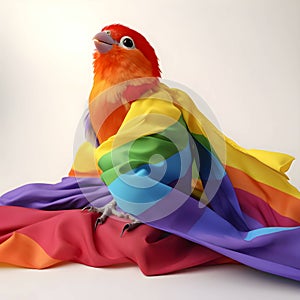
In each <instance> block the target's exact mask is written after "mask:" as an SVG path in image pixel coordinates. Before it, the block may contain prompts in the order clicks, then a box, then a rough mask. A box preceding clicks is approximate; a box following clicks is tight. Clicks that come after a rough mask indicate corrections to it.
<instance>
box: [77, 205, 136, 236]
mask: <svg viewBox="0 0 300 300" xmlns="http://www.w3.org/2000/svg"><path fill="white" fill-rule="evenodd" d="M82 210H87V211H90V212H96V213H99V214H101V216H99V217H98V218H97V220H96V222H95V230H96V229H97V227H98V225H101V224H103V223H104V222H105V221H106V219H107V218H108V217H109V216H112V215H113V216H116V217H119V218H122V219H128V220H130V221H131V222H130V223H127V224H126V225H125V226H124V228H123V230H122V232H121V236H122V235H123V234H124V232H126V231H131V230H133V229H135V228H136V227H138V226H139V225H140V224H141V222H140V221H139V220H138V219H136V218H135V217H133V216H131V215H130V214H127V213H125V212H123V211H120V210H117V202H116V200H112V201H111V202H109V203H107V204H106V205H104V206H103V207H94V206H86V207H84V208H83V209H82Z"/></svg>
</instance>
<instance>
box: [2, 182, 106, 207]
mask: <svg viewBox="0 0 300 300" xmlns="http://www.w3.org/2000/svg"><path fill="white" fill-rule="evenodd" d="M111 200H112V196H111V194H110V193H109V191H108V189H107V187H106V185H105V184H104V183H103V182H102V181H101V180H100V179H99V178H89V177H81V178H76V177H64V178H62V181H61V182H59V183H56V184H45V183H33V184H26V185H23V186H21V187H18V188H16V189H14V190H12V191H10V192H8V193H6V194H4V195H2V196H1V197H0V206H4V205H5V206H22V207H29V208H36V209H44V210H61V209H75V208H83V207H85V206H87V205H93V206H95V207H100V206H103V205H105V204H106V203H108V202H109V201H111Z"/></svg>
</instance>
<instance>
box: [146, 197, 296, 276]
mask: <svg viewBox="0 0 300 300" xmlns="http://www.w3.org/2000/svg"><path fill="white" fill-rule="evenodd" d="M197 218H198V221H196V222H195V220H196V219H197ZM148 224H149V225H151V226H153V227H156V228H158V229H161V230H164V231H167V232H170V233H173V234H176V235H178V236H181V237H183V238H185V239H188V240H190V241H193V242H195V243H197V244H200V245H203V246H206V247H208V248H210V249H212V250H214V251H217V252H219V253H221V254H223V255H225V256H228V257H230V258H232V259H234V260H237V261H239V262H241V263H243V264H246V265H248V266H251V267H253V268H256V269H259V270H262V271H266V272H270V273H273V274H277V275H280V276H284V277H288V278H292V279H295V280H300V229H294V230H288V231H281V232H276V233H271V234H266V235H263V236H260V237H257V238H254V239H253V240H251V241H245V240H244V237H245V236H246V234H247V232H243V231H239V230H237V228H235V227H234V226H233V225H232V224H231V223H230V222H228V221H226V220H225V219H223V218H222V217H220V216H219V215H218V214H216V213H215V212H214V211H212V210H211V209H210V208H209V207H205V208H203V209H199V207H198V204H197V201H196V200H194V199H193V198H189V199H188V200H187V201H186V202H185V203H184V205H182V206H181V207H180V209H178V210H177V211H174V212H173V213H172V214H170V215H169V216H167V217H165V218H164V219H161V220H156V221H153V222H149V223H148ZM188 228H190V230H188Z"/></svg>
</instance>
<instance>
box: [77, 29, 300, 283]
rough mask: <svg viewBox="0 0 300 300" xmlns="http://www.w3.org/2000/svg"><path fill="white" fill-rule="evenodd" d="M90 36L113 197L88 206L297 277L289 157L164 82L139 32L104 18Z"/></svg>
mask: <svg viewBox="0 0 300 300" xmlns="http://www.w3.org/2000/svg"><path fill="white" fill-rule="evenodd" d="M94 42H95V46H96V52H95V54H94V59H95V60H94V72H95V76H94V85H93V88H92V91H91V94H90V99H89V112H90V124H91V127H92V129H93V131H94V133H95V137H96V138H97V148H95V149H94V158H95V163H96V168H97V170H98V171H97V172H98V174H99V175H100V176H101V179H102V180H103V181H104V183H105V184H106V185H107V186H108V189H109V191H110V193H111V194H112V196H113V197H114V201H113V202H112V203H109V204H108V205H106V206H105V207H100V208H93V210H95V211H98V212H101V213H102V216H100V218H99V219H98V222H100V223H103V222H104V221H105V219H106V217H107V216H108V215H109V214H111V213H113V214H116V215H117V216H123V217H124V216H125V217H128V218H129V219H133V220H134V221H133V224H139V223H140V222H142V223H145V224H148V225H150V226H153V227H155V228H158V229H162V230H164V231H166V232H169V233H173V234H176V235H179V236H181V237H183V238H185V239H188V240H190V241H193V242H196V243H198V244H200V245H202V246H205V247H208V248H210V249H212V250H214V251H216V252H219V253H221V254H223V255H225V256H227V257H230V258H232V259H234V260H236V261H239V262H241V263H244V264H246V265H249V266H251V267H254V268H257V269H260V270H263V271H267V272H271V273H274V274H278V275H282V276H286V277H289V278H293V279H297V280H300V255H299V253H300V251H299V250H300V244H299V241H300V227H299V226H300V193H299V191H298V190H297V189H296V188H295V187H293V186H292V185H290V184H289V182H288V178H287V176H286V175H285V172H286V171H287V170H288V168H289V166H290V164H291V162H292V160H293V158H292V157H291V156H289V155H286V154H282V153H274V152H268V151H262V150H247V149H244V148H242V147H240V146H239V145H237V144H236V143H234V142H233V141H232V140H230V139H229V138H227V137H226V136H224V135H223V134H222V133H221V132H220V131H219V130H218V129H217V128H216V127H215V126H214V125H213V124H212V123H211V122H210V121H209V120H208V119H207V118H206V117H205V116H204V115H203V114H202V113H201V112H200V111H199V110H198V108H197V107H196V105H195V104H194V103H193V101H192V100H191V99H190V98H189V96H188V95H187V94H186V93H184V92H183V91H180V90H178V89H174V88H169V87H168V86H166V85H164V84H162V83H161V82H160V80H159V77H160V70H159V65H158V60H157V57H156V54H155V51H154V49H153V48H152V47H151V45H150V44H149V43H148V42H147V40H146V39H145V38H144V37H143V36H142V35H141V34H139V33H138V32H136V31H134V30H132V29H129V28H128V27H125V26H123V25H119V24H115V25H110V26H107V27H104V28H103V30H102V31H101V32H100V33H98V34H96V36H95V37H94ZM79 156H80V155H79ZM72 172H73V173H74V174H75V175H76V165H74V168H73V171H72ZM129 224H130V223H129ZM128 226H129V229H131V228H130V225H128Z"/></svg>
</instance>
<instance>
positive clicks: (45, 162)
mask: <svg viewBox="0 0 300 300" xmlns="http://www.w3.org/2000/svg"><path fill="white" fill-rule="evenodd" d="M0 4H1V10H0V20H1V26H0V46H1V48H0V54H1V55H0V66H1V68H0V72H1V73H0V78H1V80H0V99H1V100H0V138H1V147H0V165H1V168H0V194H2V193H4V192H5V191H8V190H10V189H12V188H14V187H16V186H19V185H21V184H24V183H27V182H57V181H58V180H59V179H60V178H61V177H62V176H64V175H65V174H66V173H67V172H68V169H69V167H70V166H71V163H72V155H73V149H72V147H73V138H74V133H75V129H76V126H77V122H78V120H79V118H80V116H81V113H82V110H83V108H84V107H85V103H86V101H87V97H88V94H89V90H90V88H91V84H92V55H91V53H92V50H93V48H94V46H93V43H92V40H91V39H92V37H93V36H94V34H95V33H97V32H98V31H99V30H100V29H101V28H102V27H103V26H104V25H107V24H111V23H115V22H119V23H123V24H124V25H128V26H131V27H133V28H135V29H137V30H138V31H140V32H141V33H143V34H144V35H145V36H146V37H147V38H148V40H149V41H150V42H151V44H152V45H153V46H154V48H155V49H156V52H157V54H158V56H159V58H160V63H161V69H162V72H163V77H164V78H166V79H169V80H174V81H177V82H181V83H183V84H185V85H187V86H188V87H190V88H191V89H193V90H194V91H195V92H197V93H198V94H199V95H201V96H202V97H203V98H204V99H206V102H207V103H208V104H209V106H210V107H211V108H212V109H213V111H214V112H215V115H216V116H217V118H218V120H219V123H220V124H221V127H222V129H223V131H224V132H225V133H226V134H227V135H229V136H230V137H231V138H233V139H234V140H235V141H237V142H238V143H240V144H241V145H243V146H245V147H249V148H260V149H269V150H273V151H281V152H286V153H290V154H292V155H294V156H295V157H297V158H298V160H296V162H295V163H294V166H293V168H292V170H291V171H290V172H289V174H290V176H291V177H292V182H293V183H294V184H295V185H296V186H297V187H298V188H299V187H300V172H299V169H300V118H299V115H300V38H299V37H300V18H299V15H300V2H299V1H297V0H295V1H292V0H280V1H279V0H268V1H267V0H218V1H217V0H212V1H211V0H210V1H201V0H194V1H176V0H168V1H165V0H162V1H156V0H155V1H151V2H150V1H147V2H146V1H145V2H144V3H143V2H142V1H137V0H135V1H134V0H127V1H121V0H120V1H113V0H109V1H108V0H107V1H92V0H91V1H83V0H82V1H80V0H77V1H72V2H71V1H53V0H52V1H50V0H44V1H38V0H36V1H34V0H27V1H21V0H20V1H17V0H11V1H3V0H2V1H1V0H0ZM299 289H300V285H299V284H297V283H294V282H292V281H289V280H285V279H280V278H277V277H275V276H270V275H266V274H263V273H260V272H257V271H253V270H250V269H248V268H245V267H241V266H221V267H207V268H196V269H193V270H189V271H186V272H183V273H180V274H176V275H170V276H163V277H155V278H147V277H145V276H143V275H142V274H141V273H140V271H139V270H138V269H137V268H136V267H124V268H118V267H116V268H111V269H93V268H87V267H85V266H80V265H75V264H74V265H66V266H61V267H57V268H54V269H49V270H44V271H35V270H26V269H19V268H8V267H2V268H0V296H1V299H21V298H22V299H53V298H59V299H60V298H64V299H81V298H83V297H89V296H90V297H92V296H93V297H100V298H105V299H117V298H118V297H122V299H129V298H132V297H134V298H140V299H154V298H155V299H163V298H165V297H167V294H168V293H169V294H170V295H172V296H173V299H179V298H183V297H189V298H191V299H200V298H201V297H205V298H207V299H219V298H222V299H239V298H243V299H253V298H257V299H259V298H260V299H262V298H263V297H265V298H268V299H282V298H286V299H296V297H297V299H298V298H299V292H300V290H299ZM296 295H297V296H296ZM168 298H171V296H170V297H168Z"/></svg>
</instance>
